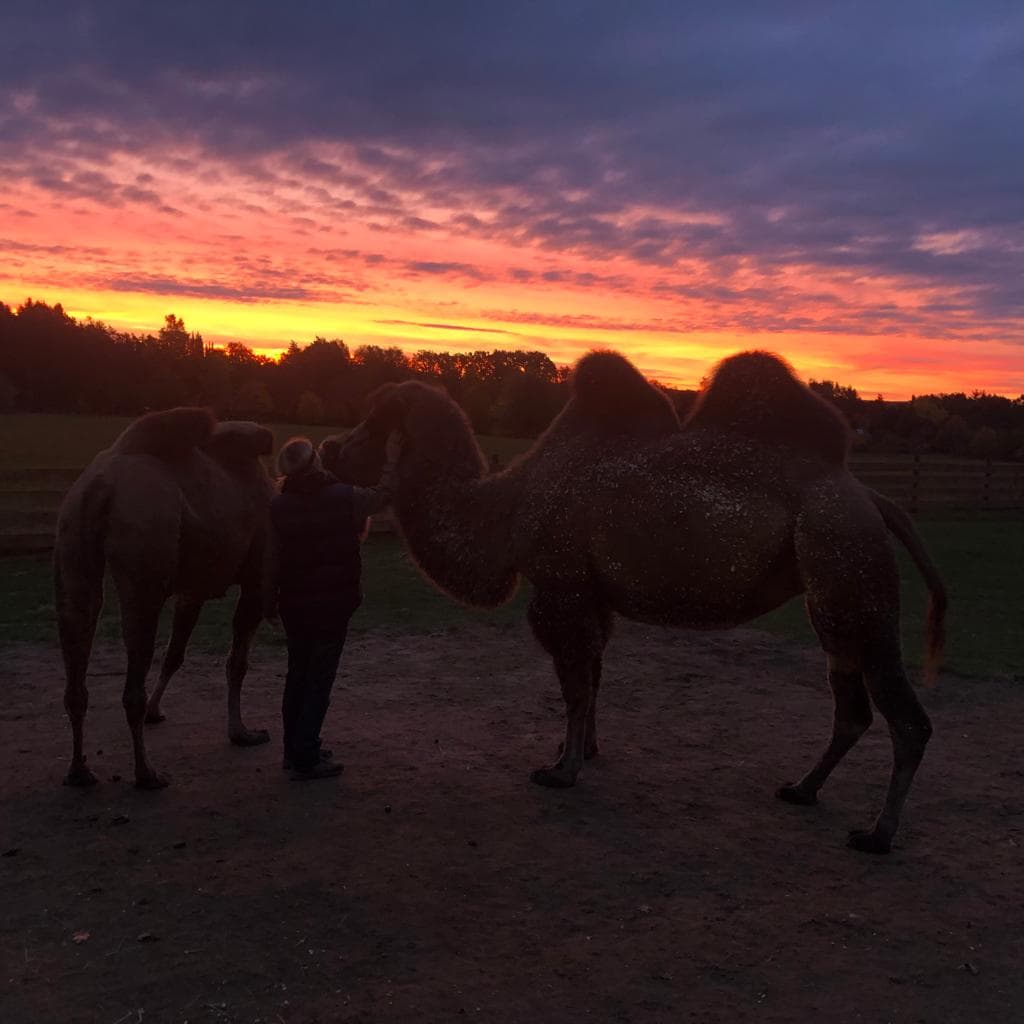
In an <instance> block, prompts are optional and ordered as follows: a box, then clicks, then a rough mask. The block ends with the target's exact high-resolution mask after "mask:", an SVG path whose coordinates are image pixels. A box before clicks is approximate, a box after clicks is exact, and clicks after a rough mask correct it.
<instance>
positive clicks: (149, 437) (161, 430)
mask: <svg viewBox="0 0 1024 1024" xmlns="http://www.w3.org/2000/svg"><path fill="white" fill-rule="evenodd" d="M215 426H216V420H215V419H214V417H213V414H212V413H211V412H210V410H209V409H199V408H191V407H187V406H185V407H182V408H180V409H166V410H164V411H162V412H151V413H147V414H146V415H145V416H142V417H140V418H139V419H137V420H136V421H135V422H134V423H132V424H130V425H129V426H128V427H127V428H126V429H125V431H124V433H123V434H122V435H121V436H120V437H119V438H118V439H117V440H116V441H115V442H114V446H113V450H114V451H116V452H117V453H118V454H119V455H154V456H156V457H157V458H160V459H177V458H181V457H182V456H183V455H187V454H188V453H189V452H190V451H192V450H193V449H195V448H201V447H203V446H204V445H206V444H207V443H208V442H209V441H210V438H211V437H212V436H213V432H214V427H215Z"/></svg>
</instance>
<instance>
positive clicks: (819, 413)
mask: <svg viewBox="0 0 1024 1024" xmlns="http://www.w3.org/2000/svg"><path fill="white" fill-rule="evenodd" d="M683 426H684V429H688V430H689V429H693V428H697V427H706V428H708V429H711V430H721V431H724V432H726V433H734V434H742V435H743V436H745V437H750V438H752V439H754V440H756V441H761V442H766V443H769V444H771V443H775V444H781V445H785V446H786V447H787V448H791V449H793V450H795V451H798V452H802V453H804V454H806V455H809V456H812V457H814V458H819V459H822V460H823V461H825V462H828V463H832V464H834V465H838V466H843V465H845V464H846V458H847V455H848V453H849V448H850V428H849V425H848V424H847V422H846V419H845V418H844V416H843V414H842V413H841V412H840V411H839V410H838V409H836V408H835V406H833V405H832V403H831V402H829V401H827V400H826V399H824V398H822V397H821V396H820V395H817V394H815V393H814V392H813V391H812V390H811V389H810V388H809V387H807V385H806V384H804V383H802V382H801V381H800V380H799V379H798V378H797V376H796V374H794V373H793V370H792V369H791V368H790V367H789V365H788V364H787V363H786V362H785V361H784V360H783V359H781V358H780V357H779V356H777V355H774V354H773V353H771V352H760V351H751V352H740V353H739V354H737V355H734V356H730V357H729V358H728V359H723V360H722V362H720V363H719V364H718V366H717V367H716V368H715V371H714V373H713V374H712V377H711V380H710V381H709V382H708V384H707V385H706V386H705V387H704V390H703V391H701V393H700V395H699V396H698V398H697V402H696V404H695V405H694V407H693V409H692V410H691V412H690V414H689V416H688V417H687V418H686V421H685V423H684V424H683Z"/></svg>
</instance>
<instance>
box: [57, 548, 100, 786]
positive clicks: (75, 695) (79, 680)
mask: <svg viewBox="0 0 1024 1024" xmlns="http://www.w3.org/2000/svg"><path fill="white" fill-rule="evenodd" d="M69 575H73V574H69V573H67V572H65V570H64V567H63V566H62V564H61V556H60V554H59V553H58V558H57V562H56V566H55V573H54V582H55V584H56V596H57V631H58V634H59V636H60V646H61V653H62V654H63V657H64V673H65V680H66V682H65V687H64V709H65V711H67V715H68V718H69V719H70V721H71V735H72V741H71V743H72V749H71V765H70V766H69V768H68V773H67V775H66V776H65V777H64V785H65V786H92V785H95V784H96V782H97V779H96V776H95V775H93V773H92V771H90V769H89V768H88V767H86V763H85V751H84V731H85V713H86V710H87V709H88V707H89V690H88V689H87V687H86V685H85V677H86V671H87V669H88V667H89V655H90V654H91V653H92V641H93V637H94V635H95V633H96V622H97V620H98V619H99V615H100V608H101V607H102V605H103V570H102V567H101V568H100V570H99V572H98V573H86V572H80V573H79V574H78V575H79V576H80V577H81V578H78V579H74V581H72V579H69V578H68V577H69Z"/></svg>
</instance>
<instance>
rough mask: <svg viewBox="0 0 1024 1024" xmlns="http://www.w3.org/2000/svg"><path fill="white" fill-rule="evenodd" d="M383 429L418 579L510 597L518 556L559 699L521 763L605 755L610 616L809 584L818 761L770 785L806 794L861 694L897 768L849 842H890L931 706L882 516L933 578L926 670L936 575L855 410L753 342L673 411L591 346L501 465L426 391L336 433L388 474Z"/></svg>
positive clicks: (766, 606)
mask: <svg viewBox="0 0 1024 1024" xmlns="http://www.w3.org/2000/svg"><path fill="white" fill-rule="evenodd" d="M391 429H398V430H400V431H401V432H402V434H403V435H404V438H405V441H404V446H403V450H402V455H401V458H400V460H399V463H398V473H397V476H398V488H397V494H396V498H395V502H394V506H393V507H394V511H395V515H396V518H397V521H398V524H399V527H400V530H401V532H402V534H403V536H404V538H405V541H406V543H407V545H408V547H409V549H410V551H411V553H412V555H413V557H414V558H415V560H416V561H417V562H418V564H419V566H420V568H421V569H422V571H423V572H424V573H425V574H426V576H427V577H428V578H429V579H431V580H432V581H433V582H434V583H435V584H436V585H437V586H438V587H440V588H441V589H443V590H445V591H447V592H448V593H449V594H450V595H451V596H452V597H454V598H456V599H458V600H460V601H463V602H465V603H467V604H471V605H478V606H485V607H493V606H495V605H498V604H501V603H502V602H503V601H505V600H507V599H508V598H509V597H510V596H511V594H512V593H513V592H514V590H515V588H516V584H517V580H518V577H519V576H520V575H523V576H525V577H526V578H527V579H528V580H530V582H531V583H532V584H533V597H532V599H531V602H530V606H529V621H530V624H531V626H532V628H533V632H534V634H535V636H536V637H537V639H538V640H539V641H540V643H541V645H542V646H543V647H544V648H545V650H547V651H548V653H549V654H550V655H551V657H552V659H553V661H554V666H555V670H556V672H557V674H558V679H559V682H560V684H561V688H562V694H563V697H564V700H565V706H566V730H565V740H564V743H563V744H562V746H561V747H560V749H559V756H558V759H557V761H556V762H555V764H554V765H552V766H550V767H543V768H539V769H537V770H536V771H535V772H533V775H532V779H533V781H534V782H536V783H538V784H540V785H544V786H571V785H573V783H574V782H575V780H576V776H577V774H578V773H579V771H580V768H581V767H582V764H583V761H584V759H585V758H590V757H593V756H594V755H595V754H596V753H597V750H598V744H597V727H596V704H597V692H598V685H599V683H600V677H601V657H602V652H603V650H604V647H605V644H606V643H607V641H608V637H609V634H610V632H611V623H612V616H613V614H614V613H618V614H620V615H624V616H626V617H628V618H631V619H636V620H639V621H642V622H649V623H658V624H663V625H674V626H686V627H694V628H705V629H709V628H722V627H729V626H735V625H738V624H740V623H743V622H748V621H750V620H751V619H754V618H756V617H757V616H759V615H761V614H763V613H765V612H768V611H770V610H771V609H773V608H776V607H778V606H779V605H781V604H782V603H783V602H785V601H787V600H789V599H790V598H791V597H793V596H794V595H797V594H800V593H803V594H805V595H806V602H807V608H808V612H809V614H810V618H811V622H812V623H813V626H814V628H815V630H816V632H817V634H818V637H819V639H820V641H821V646H822V648H823V649H824V651H825V653H826V655H827V659H828V677H829V682H830V684H831V686H832V691H833V695H834V700H835V717H834V725H833V731H832V738H831V741H830V742H829V744H828V747H827V749H826V750H825V752H824V754H823V755H822V757H821V759H820V760H819V761H818V763H817V764H816V765H815V766H814V767H813V768H812V769H811V770H810V771H809V772H808V773H807V774H806V775H805V776H804V777H803V779H801V780H800V781H799V782H797V783H795V784H794V785H788V786H783V787H782V788H781V789H780V790H779V791H778V796H779V797H780V798H781V799H783V800H787V801H790V802H793V803H799V804H811V803H814V802H815V800H816V796H817V793H818V790H819V789H820V788H821V786H822V784H823V783H824V782H825V779H826V778H827V777H828V775H829V773H830V772H831V771H832V769H833V768H834V767H835V766H836V764H837V763H838V762H839V760H840V759H841V758H842V757H843V755H844V754H845V753H846V752H847V751H848V750H849V749H850V748H851V747H852V746H853V744H854V743H855V742H856V741H857V739H858V738H859V737H860V736H861V735H862V734H863V733H864V731H865V730H866V729H867V728H868V725H869V724H870V723H871V719H872V713H871V704H872V702H873V703H874V705H875V707H876V708H877V709H878V710H879V711H880V712H881V713H882V715H883V716H884V717H885V719H886V721H887V722H888V725H889V731H890V735H891V739H892V747H893V770H892V777H891V782H890V785H889V790H888V794H887V796H886V800H885V804H884V807H883V809H882V811H881V813H880V815H879V816H878V819H877V820H876V822H875V823H874V825H873V827H871V828H870V829H867V830H865V831H856V832H853V833H851V835H850V843H851V845H852V846H854V847H856V848H857V849H859V850H864V851H870V852H876V853H881V852H885V851H888V850H889V848H890V845H891V842H892V837H893V835H894V833H895V832H896V829H897V826H898V824H899V817H900V811H901V808H902V806H903V803H904V801H905V799H906V796H907V792H908V790H909V788H910V784H911V781H912V779H913V776H914V773H915V771H916V769H917V766H918V763H919V762H920V760H921V757H922V755H923V753H924V748H925V744H926V743H927V741H928V737H929V735H930V733H931V725H930V723H929V721H928V716H927V715H926V714H925V712H924V710H923V709H922V707H921V705H920V704H919V703H918V700H917V697H916V696H915V695H914V691H913V690H912V689H911V687H910V683H909V682H908V680H907V677H906V674H905V672H904V668H903V661H902V657H901V652H900V634H899V578H898V575H897V568H896V561H895V556H894V553H893V551H892V549H891V546H890V544H889V542H888V538H887V529H888V530H891V531H892V532H893V534H894V535H895V536H897V537H898V538H899V539H900V540H901V541H902V542H903V543H904V544H905V545H906V546H907V548H908V550H909V551H910V553H911V555H912V556H913V558H914V559H915V561H916V562H917V564H918V567H919V568H920V570H921V571H922V573H923V575H924V576H925V578H926V580H927V582H928V585H929V588H930V589H931V593H932V607H933V611H932V615H931V618H930V634H929V636H930V641H929V666H930V668H929V671H931V670H932V669H933V667H934V665H935V663H936V659H937V658H938V655H939V652H940V649H941V643H942V641H941V622H942V613H943V610H944V607H945V593H944V591H943V588H942V583H941V581H940V579H939V577H938V574H937V573H936V571H935V568H934V566H933V565H932V563H931V561H930V559H929V558H928V555H927V553H926V552H925V550H924V548H923V546H922V544H921V542H920V539H919V538H918V537H917V535H916V532H915V530H914V527H913V524H912V523H911V521H910V520H909V518H908V517H907V516H906V515H905V514H904V513H902V512H901V511H900V510H899V509H898V508H896V506H894V505H893V504H892V503H891V502H889V501H888V500H886V499H885V498H883V497H881V496H880V495H877V494H875V493H874V492H872V491H870V490H868V489H867V488H865V487H864V486H863V485H862V484H860V483H859V482H858V481H857V480H856V479H854V477H853V476H852V475H851V474H850V472H849V470H848V469H847V468H846V449H847V428H846V425H845V422H844V421H843V420H842V418H841V417H840V415H839V414H838V413H837V412H835V411H834V410H833V408H832V407H831V406H830V405H829V404H828V403H826V402H824V401H823V400H822V399H820V398H819V397H818V396H816V395H814V394H813V392H811V391H810V390H809V389H808V388H806V387H804V385H802V384H801V383H799V382H798V381H797V380H796V378H795V377H794V376H793V374H792V372H791V371H790V370H789V368H788V367H787V366H786V365H785V364H784V363H783V362H782V361H781V360H779V359H778V358H777V357H775V356H772V355H770V354H767V353H756V352H754V353H744V354H741V355H738V356H735V357H733V358H731V359H727V360H725V361H724V362H723V363H722V364H721V366H720V367H719V369H718V371H717V373H716V374H715V376H714V378H713V380H712V381H711V383H710V385H709V386H708V388H707V389H706V391H705V393H704V394H703V397H702V399H701V400H700V402H699V404H698V405H697V407H696V408H695V410H694V412H693V415H692V416H691V417H690V419H689V421H688V422H687V423H686V425H685V426H684V427H683V428H682V429H681V428H680V424H679V422H678V419H677V417H676V414H675V412H674V410H673V408H672V407H671V405H670V403H669V402H668V400H667V398H666V397H665V396H664V395H663V394H662V393H661V392H659V391H658V390H657V389H655V388H654V387H652V386H651V385H650V384H648V382H647V381H645V380H644V379H643V377H642V376H641V375H640V374H639V373H638V372H637V371H636V370H635V369H634V367H633V366H632V365H631V364H630V363H628V362H627V361H626V360H625V359H623V358H622V357H621V356H618V355H616V354H615V353H609V352H603V353H591V354H590V355H588V356H586V357H584V358H583V359H582V360H581V361H580V363H579V365H578V366H577V367H576V370H575V373H574V379H573V393H572V397H571V398H570V400H569V402H568V403H567V404H566V406H565V408H564V409H563V410H562V412H561V413H560V414H559V415H558V416H557V417H556V419H555V420H554V422H553V423H552V424H551V426H550V427H549V429H548V430H547V432H546V433H545V434H544V435H543V436H542V437H541V438H540V439H539V440H538V441H537V443H536V445H535V446H534V447H533V449H532V450H531V451H530V452H528V453H527V454H526V455H525V456H523V457H522V458H521V459H520V460H518V461H517V462H514V463H513V464H512V465H511V466H509V467H508V468H507V469H506V470H504V471H503V472H501V473H497V474H493V475H487V470H486V463H485V460H484V458H483V456H482V454H481V452H480V449H479V448H478V446H477V444H476V441H475V440H474V438H473V434H472V431H471V429H470V426H469V423H468V421H467V419H466V417H465V415H464V414H463V413H462V412H461V410H460V409H459V408H458V407H457V406H456V405H455V403H454V402H453V401H451V400H450V399H449V398H448V397H447V396H446V395H445V394H443V393H442V392H440V391H438V390H435V389H433V388H431V387H428V386H426V385H424V384H421V383H418V382H407V383H403V384H399V385H390V386H387V387H386V388H384V389H382V390H381V391H380V392H378V394H377V395H376V397H375V400H374V401H373V403H372V409H371V412H370V414H369V416H368V417H367V419H366V420H365V421H364V423H363V424H361V425H360V427H359V428H357V429H356V430H355V431H354V432H353V434H352V435H351V436H350V438H349V439H348V441H347V442H345V444H344V445H342V447H341V451H342V452H343V453H345V454H346V455H347V456H348V457H349V458H350V460H355V461H359V460H363V461H366V462H370V463H372V464H373V466H374V468H375V469H376V470H377V471H378V472H379V467H380V460H381V458H382V454H381V451H382V446H383V440H384V438H385V437H386V436H387V433H388V432H389V431H390V430H391Z"/></svg>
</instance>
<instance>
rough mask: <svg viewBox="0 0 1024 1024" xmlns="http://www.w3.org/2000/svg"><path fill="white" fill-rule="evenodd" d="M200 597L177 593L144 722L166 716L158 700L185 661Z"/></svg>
mask: <svg viewBox="0 0 1024 1024" xmlns="http://www.w3.org/2000/svg"><path fill="white" fill-rule="evenodd" d="M202 607H203V601H202V598H196V597H189V596H188V595H186V594H179V595H178V598H177V600H176V601H175V603H174V621H173V625H172V626H171V638H170V640H168V641H167V649H166V650H165V651H164V657H163V661H162V662H161V663H160V679H159V681H158V682H157V684H156V689H155V690H154V691H153V693H152V694H151V695H150V697H149V700H148V701H147V703H146V724H147V725H156V724H157V723H159V722H162V721H164V719H165V718H166V717H167V716H166V715H165V714H164V713H163V712H162V711H161V710H160V701H161V700H162V699H163V696H164V691H165V690H166V689H167V684H168V683H169V682H170V681H171V677H172V676H173V675H174V673H175V672H177V671H178V669H179V668H181V666H182V664H183V662H184V661H185V649H186V648H187V647H188V641H189V638H190V637H191V636H192V630H194V629H195V628H196V622H197V621H198V620H199V612H200V611H201V610H202Z"/></svg>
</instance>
